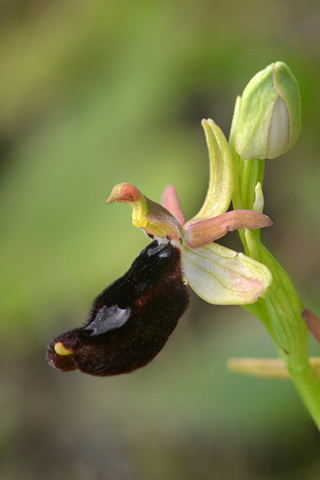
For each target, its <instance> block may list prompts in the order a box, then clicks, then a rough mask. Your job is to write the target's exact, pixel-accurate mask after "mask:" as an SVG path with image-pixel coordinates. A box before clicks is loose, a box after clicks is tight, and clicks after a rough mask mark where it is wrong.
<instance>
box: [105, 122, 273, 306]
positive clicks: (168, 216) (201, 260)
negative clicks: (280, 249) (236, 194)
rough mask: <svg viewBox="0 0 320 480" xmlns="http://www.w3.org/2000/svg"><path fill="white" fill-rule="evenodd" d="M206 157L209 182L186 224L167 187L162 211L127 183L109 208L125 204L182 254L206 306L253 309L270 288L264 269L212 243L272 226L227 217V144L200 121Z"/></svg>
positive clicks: (245, 214) (262, 219)
mask: <svg viewBox="0 0 320 480" xmlns="http://www.w3.org/2000/svg"><path fill="white" fill-rule="evenodd" d="M202 126H203V128H204V131H205V135H206V140H207V146H208V150H209V157H210V180H209V187H208V192H207V196H206V199H205V201H204V204H203V206H202V208H201V209H200V211H199V213H197V215H196V216H195V217H193V218H192V219H191V220H189V221H188V222H185V218H184V215H183V213H182V210H181V207H180V203H179V200H178V197H177V194H176V190H175V188H174V186H172V185H169V186H168V187H167V188H166V189H165V191H164V193H163V197H162V205H159V204H158V203H155V202H153V201H152V200H150V199H149V198H147V197H146V196H144V195H143V194H142V193H141V192H140V191H139V190H138V189H137V188H136V187H135V186H133V185H131V184H129V183H119V184H118V185H116V186H115V187H114V188H113V190H112V192H111V195H110V197H109V198H108V200H107V203H112V202H115V201H117V202H121V203H127V204H129V205H130V206H131V207H132V209H133V211H132V223H133V225H134V226H136V227H140V228H142V229H143V230H144V231H145V233H146V234H147V235H148V236H149V237H151V238H156V239H158V241H160V242H161V241H162V242H163V241H168V240H169V241H171V242H173V243H174V244H175V245H176V246H177V247H178V248H180V249H181V256H182V270H183V273H184V277H185V280H186V281H187V283H188V284H189V286H190V287H191V288H192V289H193V290H194V291H195V292H196V293H197V294H198V295H199V296H200V297H201V298H203V300H205V301H206V302H208V303H212V304H216V305H243V304H249V303H254V302H256V300H257V299H258V297H259V296H260V295H262V294H263V292H264V291H265V289H266V288H267V287H268V286H269V285H270V284H271V281H272V276H271V273H270V271H269V269H268V268H267V267H265V266H264V265H263V264H261V263H259V262H257V261H255V260H253V259H252V258H250V257H247V256H246V255H244V254H243V253H238V252H235V251H233V250H230V249H229V248H226V247H223V246H221V245H219V244H217V243H212V242H214V241H215V240H217V239H219V238H221V237H223V236H224V235H225V234H226V233H227V232H229V231H233V230H238V229H256V228H262V227H267V226H270V225H272V222H271V220H270V218H269V217H267V216H266V215H263V214H261V213H258V212H256V211H253V210H233V211H230V212H227V209H228V207H229V205H230V202H231V198H232V194H233V189H234V172H233V158H232V154H231V151H230V148H229V145H228V142H227V140H226V138H225V136H224V134H223V133H222V131H221V130H220V128H219V127H218V126H217V125H216V124H215V123H214V122H213V121H212V120H203V121H202Z"/></svg>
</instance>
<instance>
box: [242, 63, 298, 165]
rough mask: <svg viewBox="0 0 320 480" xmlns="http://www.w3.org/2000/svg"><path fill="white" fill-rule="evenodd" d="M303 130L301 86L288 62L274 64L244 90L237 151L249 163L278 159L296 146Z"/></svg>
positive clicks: (259, 73) (260, 73)
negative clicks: (250, 161)
mask: <svg viewBox="0 0 320 480" xmlns="http://www.w3.org/2000/svg"><path fill="white" fill-rule="evenodd" d="M300 129H301V105H300V90H299V84H298V82H297V80H296V78H295V77H294V76H293V74H292V72H291V70H290V68H289V67H288V66H287V65H286V64H285V63H283V62H276V63H272V64H271V65H269V66H268V67H266V68H265V69H264V70H262V71H261V72H258V73H257V74H256V75H255V76H254V77H253V78H252V80H251V81H250V82H249V83H248V85H247V86H246V88H245V89H244V91H243V95H242V98H241V104H240V112H239V117H238V122H237V127H236V131H235V149H236V151H237V153H238V154H239V155H240V156H241V157H242V158H244V159H246V160H252V159H254V158H258V159H261V160H263V159H265V158H276V157H278V156H279V155H282V154H283V153H285V152H287V151H288V150H290V148H291V147H292V146H293V145H294V144H295V142H296V141H297V139H298V137H299V134H300Z"/></svg>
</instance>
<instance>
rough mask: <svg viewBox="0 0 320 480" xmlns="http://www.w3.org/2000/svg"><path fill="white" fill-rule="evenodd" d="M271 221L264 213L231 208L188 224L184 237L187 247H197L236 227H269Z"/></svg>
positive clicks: (250, 228)
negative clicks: (215, 215)
mask: <svg viewBox="0 0 320 480" xmlns="http://www.w3.org/2000/svg"><path fill="white" fill-rule="evenodd" d="M271 225H272V221H271V220H270V218H269V217H267V216H266V215H263V214H262V213H258V212H255V211H253V210H232V211H231V212H227V213H223V214H221V215H218V216H217V217H212V218H208V219H207V220H200V221H199V222H195V223H192V224H191V225H188V228H187V230H186V232H185V234H184V238H185V239H186V241H187V242H188V245H189V247H191V248H197V247H201V246H202V245H206V244H207V243H211V242H214V241H215V240H218V238H221V237H223V236H224V235H226V234H227V233H228V232H232V231H234V230H238V229H244V228H247V229H249V230H252V229H254V228H263V227H270V226H271Z"/></svg>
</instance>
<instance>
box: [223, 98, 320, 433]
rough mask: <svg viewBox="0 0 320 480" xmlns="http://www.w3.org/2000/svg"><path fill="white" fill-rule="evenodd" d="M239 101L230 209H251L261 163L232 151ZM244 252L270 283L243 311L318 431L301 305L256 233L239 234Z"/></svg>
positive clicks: (319, 411)
mask: <svg viewBox="0 0 320 480" xmlns="http://www.w3.org/2000/svg"><path fill="white" fill-rule="evenodd" d="M240 102H241V100H240V99H238V100H237V104H236V108H235V113H234V117H233V121H232V127H231V132H230V139H229V144H230V148H231V151H232V154H233V159H234V173H235V187H234V194H233V198H232V203H233V207H234V209H241V208H244V209H252V207H253V204H254V200H255V187H256V185H257V183H258V182H260V183H261V185H262V182H263V174H264V160H244V159H242V158H241V157H240V156H239V155H238V154H237V152H236V151H235V148H234V132H235V128H236V125H237V119H238V114H239V108H240ZM239 234H240V237H241V241H242V244H243V246H244V249H245V252H246V254H247V255H249V256H250V257H251V258H254V259H255V260H258V261H259V262H261V263H263V264H264V265H266V266H267V267H268V268H269V269H270V271H271V273H272V276H273V283H272V285H271V286H270V287H269V288H268V290H267V292H266V293H265V296H264V297H263V298H259V300H258V301H257V302H256V303H254V304H252V305H247V306H246V309H247V310H248V311H250V312H251V313H252V314H253V315H255V316H256V317H258V318H259V319H260V320H261V321H262V322H263V323H264V325H265V327H266V328H267V330H268V332H269V333H270V335H271V337H272V339H273V340H274V342H275V344H276V346H277V348H278V351H279V355H280V356H281V357H282V359H283V360H284V362H285V364H286V366H287V369H288V372H289V374H290V376H291V378H292V380H293V382H294V384H295V386H296V388H297V390H298V392H299V394H300V396H301V398H302V399H303V401H304V403H305V405H306V407H307V409H308V410H309V412H310V415H311V416H312V418H313V420H314V422H315V423H316V425H317V427H318V428H319V430H320V380H319V378H318V377H317V376H316V375H315V374H314V372H313V371H312V368H311V366H310V363H309V357H308V330H307V327H306V324H305V322H304V321H303V319H302V316H301V312H302V309H303V304H302V302H301V300H300V298H299V296H298V294H297V292H296V290H295V288H294V286H293V284H292V282H291V280H290V278H289V277H288V275H287V274H286V272H285V271H284V270H283V269H282V267H281V266H280V265H279V263H278V262H277V261H276V259H275V258H274V257H273V256H272V255H271V253H270V252H269V251H268V250H267V249H266V248H265V247H264V246H263V245H262V243H261V242H260V240H259V234H260V232H259V231H258V232H257V231H255V232H253V231H251V232H250V231H246V232H244V231H239Z"/></svg>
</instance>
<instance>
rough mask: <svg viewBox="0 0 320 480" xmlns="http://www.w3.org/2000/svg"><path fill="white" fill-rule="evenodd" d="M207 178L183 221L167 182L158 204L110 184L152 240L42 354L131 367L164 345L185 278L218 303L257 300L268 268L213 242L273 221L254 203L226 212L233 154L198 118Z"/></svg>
mask: <svg viewBox="0 0 320 480" xmlns="http://www.w3.org/2000/svg"><path fill="white" fill-rule="evenodd" d="M202 125H203V127H204V131H205V134H206V139H207V144H208V149H209V156H210V181H209V188H208V193H207V196H206V199H205V201H204V204H203V206H202V208H201V210H200V211H199V213H198V214H197V215H196V216H195V217H194V218H193V219H191V220H190V221H189V222H185V219H184V216H183V213H182V210H181V208H180V204H179V200H178V197H177V194H176V191H175V188H174V187H173V186H171V185H170V186H169V187H167V188H166V190H165V192H164V195H163V199H162V203H163V205H160V204H158V203H156V202H154V201H152V200H150V199H149V198H147V197H146V196H144V195H143V194H142V193H141V192H140V191H139V190H138V189H137V188H136V187H135V186H133V185H131V184H130V183H120V184H118V185H116V186H115V187H114V188H113V190H112V192H111V195H110V197H109V198H108V200H107V203H109V204H110V203H112V202H115V201H117V202H121V203H127V204H129V205H130V206H131V207H132V223H133V225H135V226H136V227H139V228H141V229H142V230H144V232H145V233H146V234H147V235H148V237H150V238H151V239H152V243H151V244H149V245H148V246H147V247H146V248H145V249H144V250H143V251H142V252H141V253H140V254H139V256H138V257H137V259H136V260H135V261H134V262H133V264H132V266H131V268H130V269H129V271H128V272H127V273H126V274H125V275H123V276H122V277H121V278H120V279H119V280H117V281H115V282H114V283H113V284H112V285H111V286H109V287H108V288H106V289H105V290H104V291H103V292H102V293H101V294H100V295H98V297H97V298H96V299H95V300H94V302H93V305H92V307H91V312H90V315H89V318H88V320H87V321H86V322H85V324H84V325H83V326H82V327H80V328H76V329H74V330H71V331H70V332H67V333H64V334H62V335H60V336H58V337H57V338H56V339H55V340H54V341H53V342H52V343H51V345H50V346H49V348H48V352H47V359H48V361H49V363H50V364H51V365H52V366H54V367H56V368H58V369H60V370H61V371H69V370H75V369H79V370H81V371H82V372H85V373H90V374H92V375H98V376H106V375H116V374H120V373H126V372H130V371H132V370H135V369H137V368H139V367H142V366H144V365H146V364H147V363H148V362H150V361H151V360H152V359H153V358H154V357H155V355H157V353H158V352H159V351H160V350H161V349H162V347H163V346H164V344H165V343H166V341H167V339H168V337H169V335H170V334H171V333H172V331H173V330H174V328H175V327H176V325H177V322H178V320H179V318H180V317H181V316H182V315H183V314H184V313H185V311H186V309H187V307H188V305H189V293H188V288H187V286H186V283H187V284H189V285H190V287H191V288H192V289H193V290H194V291H195V292H196V293H197V294H198V295H199V296H200V297H201V298H203V299H204V300H206V301H207V302H209V303H213V304H220V305H231V304H233V305H234V304H236V305H243V304H250V303H254V302H256V301H257V299H258V297H259V296H261V295H263V293H264V292H265V290H266V288H267V287H268V286H269V285H270V284H271V282H272V275H271V273H270V271H269V269H268V268H267V267H266V266H265V265H263V264H261V263H259V262H257V261H256V260H253V259H252V258H249V257H247V256H246V255H244V254H242V253H238V252H235V251H233V250H230V249H228V248H226V247H223V246H221V245H219V244H217V243H213V242H214V240H217V239H219V238H221V237H222V236H224V235H225V234H226V233H227V232H228V231H232V230H236V229H256V228H261V227H266V226H269V225H271V224H272V222H271V220H270V219H269V218H268V217H267V216H265V215H263V214H262V213H258V212H256V211H253V210H234V211H230V212H227V209H228V207H229V204H230V202H231V198H232V194H233V189H234V173H233V159H232V154H231V151H230V148H229V145H228V143H227V140H226V138H225V137H224V135H223V133H222V131H221V130H220V129H219V127H218V126H217V125H216V124H215V123H214V122H213V121H212V120H203V122H202Z"/></svg>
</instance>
